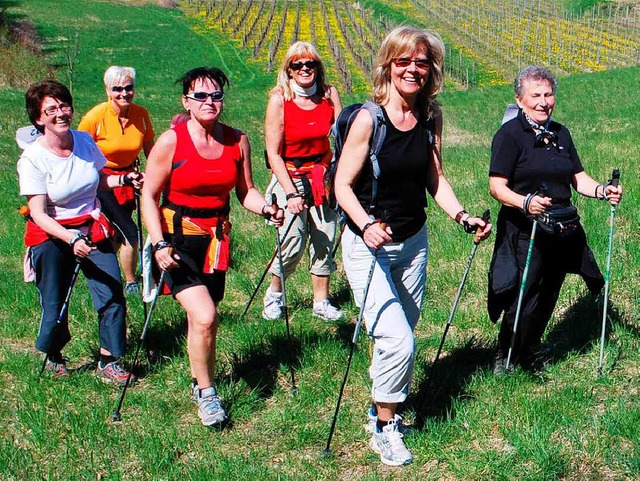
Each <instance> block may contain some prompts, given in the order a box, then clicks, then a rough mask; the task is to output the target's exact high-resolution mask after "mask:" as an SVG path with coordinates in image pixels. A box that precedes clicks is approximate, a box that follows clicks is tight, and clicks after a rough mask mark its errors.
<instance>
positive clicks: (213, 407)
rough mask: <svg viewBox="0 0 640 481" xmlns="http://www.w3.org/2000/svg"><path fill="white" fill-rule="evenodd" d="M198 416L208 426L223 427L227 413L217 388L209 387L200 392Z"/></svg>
mask: <svg viewBox="0 0 640 481" xmlns="http://www.w3.org/2000/svg"><path fill="white" fill-rule="evenodd" d="M198 416H200V420H201V421H202V424H204V425H205V426H207V427H221V426H222V425H223V424H224V423H225V422H226V420H227V413H226V412H225V411H224V409H223V408H222V398H221V397H220V396H218V393H216V390H215V388H213V387H208V388H205V389H200V390H199V392H198Z"/></svg>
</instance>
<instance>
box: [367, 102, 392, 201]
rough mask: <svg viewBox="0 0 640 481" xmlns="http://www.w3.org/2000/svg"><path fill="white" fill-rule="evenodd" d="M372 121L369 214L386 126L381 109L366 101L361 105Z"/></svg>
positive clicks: (374, 192)
mask: <svg viewBox="0 0 640 481" xmlns="http://www.w3.org/2000/svg"><path fill="white" fill-rule="evenodd" d="M362 108H363V109H365V110H366V111H367V112H369V114H371V119H372V120H373V132H372V133H371V141H370V143H369V159H370V160H371V168H372V170H373V180H372V182H371V202H370V203H369V213H371V212H373V209H374V208H375V206H376V199H377V197H378V177H380V163H379V162H378V153H379V152H380V149H382V145H383V144H384V140H385V137H386V135H387V125H386V124H385V123H384V114H383V113H382V107H380V106H379V105H378V104H376V103H374V102H371V101H368V102H365V103H364V104H363V105H362Z"/></svg>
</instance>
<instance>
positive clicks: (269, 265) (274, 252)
mask: <svg viewBox="0 0 640 481" xmlns="http://www.w3.org/2000/svg"><path fill="white" fill-rule="evenodd" d="M294 220H295V216H293V217H292V218H291V222H290V223H289V225H288V226H287V230H285V231H284V235H283V236H282V237H283V238H284V237H287V234H288V233H289V231H290V230H291V227H292V226H293V221H294ZM277 255H278V249H277V248H276V249H275V250H274V251H273V255H272V256H271V259H270V260H269V263H268V264H267V267H266V268H265V269H264V272H263V273H262V276H261V277H260V280H259V281H258V284H257V285H256V288H255V289H254V290H253V293H252V294H251V297H250V298H249V302H247V305H246V306H245V308H244V311H242V316H241V317H244V316H246V315H247V312H249V308H250V307H251V304H252V303H253V300H254V299H255V298H256V295H257V294H258V291H259V290H260V286H262V283H263V282H264V279H265V277H267V274H268V272H269V269H271V265H272V264H273V261H274V260H275V259H276V256H277Z"/></svg>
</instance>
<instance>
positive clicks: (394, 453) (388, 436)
mask: <svg viewBox="0 0 640 481" xmlns="http://www.w3.org/2000/svg"><path fill="white" fill-rule="evenodd" d="M403 436H404V435H403V434H402V433H401V432H400V431H399V430H398V424H397V423H396V421H395V420H391V421H389V422H388V423H387V425H386V426H385V427H384V428H382V432H381V433H377V432H376V433H373V436H372V437H371V441H369V447H370V448H371V449H373V450H374V451H375V452H376V453H378V454H379V455H380V461H382V463H383V464H386V465H388V466H402V465H403V464H409V463H410V462H411V461H413V456H412V455H411V453H410V452H409V450H408V449H407V447H406V446H405V445H404V441H403V440H402V438H403Z"/></svg>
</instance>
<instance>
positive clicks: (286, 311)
mask: <svg viewBox="0 0 640 481" xmlns="http://www.w3.org/2000/svg"><path fill="white" fill-rule="evenodd" d="M271 204H272V205H273V208H274V209H276V211H277V210H278V199H277V197H276V194H272V195H271ZM276 240H277V246H278V249H277V251H278V264H279V267H280V285H281V287H282V310H283V311H284V322H285V325H286V326H287V343H288V344H289V347H290V348H291V347H293V343H292V341H291V328H290V326H289V306H288V305H287V289H286V288H285V275H284V267H283V264H282V239H280V229H279V228H278V227H276ZM288 357H289V356H288ZM289 372H290V373H291V392H294V393H295V392H296V391H297V390H298V388H297V387H296V378H295V374H294V372H293V362H292V361H291V358H290V357H289Z"/></svg>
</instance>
